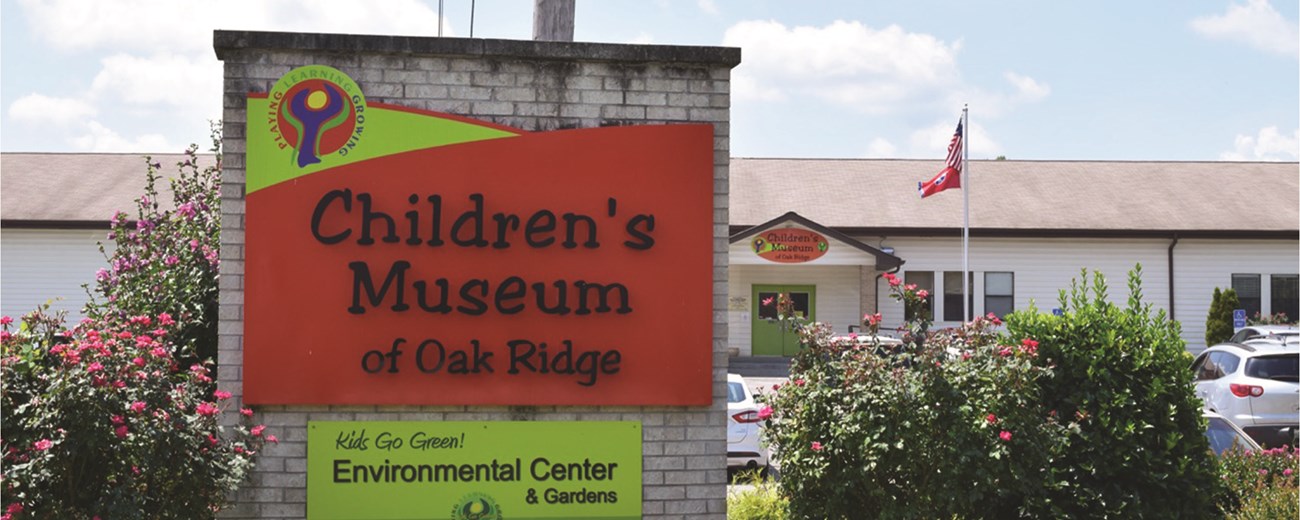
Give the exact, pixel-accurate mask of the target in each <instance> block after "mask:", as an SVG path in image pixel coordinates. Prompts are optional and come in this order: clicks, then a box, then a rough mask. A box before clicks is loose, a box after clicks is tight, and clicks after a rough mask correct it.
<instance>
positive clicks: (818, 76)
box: [722, 21, 960, 113]
mask: <svg viewBox="0 0 1300 520" xmlns="http://www.w3.org/2000/svg"><path fill="white" fill-rule="evenodd" d="M722 44H723V45H726V46H733V47H741V48H742V49H743V50H742V52H743V53H744V56H745V59H744V61H742V62H741V65H740V66H739V67H738V68H737V69H736V70H735V71H734V73H733V75H732V77H733V80H736V81H737V83H739V84H742V85H746V87H742V88H737V89H735V91H736V92H735V93H736V95H737V97H744V96H745V95H747V94H758V95H760V96H761V97H759V98H758V99H769V100H770V99H778V98H780V97H781V96H784V95H789V94H798V95H813V96H817V97H820V98H822V99H825V100H828V101H831V102H833V103H838V104H843V105H846V106H849V107H852V108H855V109H858V110H861V111H864V112H871V113H878V112H886V111H889V110H890V109H891V108H893V107H896V106H897V105H898V104H899V103H902V102H905V101H910V102H916V101H918V100H924V99H927V98H933V96H934V94H935V92H936V91H940V90H946V89H950V88H952V87H953V86H954V85H957V84H958V83H959V74H958V71H957V66H956V54H957V51H958V48H959V47H960V45H959V44H956V43H953V44H949V43H945V42H943V41H941V40H939V39H937V38H935V37H933V36H930V35H928V34H921V33H909V32H906V31H904V30H903V29H902V28H901V27H899V26H897V25H891V26H889V27H886V28H884V29H874V28H871V27H868V26H866V25H863V24H862V23H861V22H857V21H852V22H846V21H836V22H833V23H831V24H830V25H827V26H825V27H807V26H797V27H793V28H791V27H786V26H785V25H783V24H781V23H779V22H776V21H743V22H740V23H737V24H736V25H733V26H732V27H730V28H729V29H727V32H726V34H725V36H724V37H723V41H722ZM750 87H752V88H750Z"/></svg>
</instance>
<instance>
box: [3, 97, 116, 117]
mask: <svg viewBox="0 0 1300 520" xmlns="http://www.w3.org/2000/svg"><path fill="white" fill-rule="evenodd" d="M96 112H97V111H96V110H95V107H94V106H93V105H91V104H90V103H87V102H85V101H83V100H81V99H76V98H58V97H50V96H46V95H43V94H35V93H33V94H28V95H26V96H23V97H20V98H18V99H17V100H14V102H13V103H12V104H10V105H9V117H11V118H13V119H14V120H16V121H23V122H29V123H52V124H55V125H66V124H69V123H78V122H82V121H84V120H85V118H87V117H91V116H94V115H95V114H96Z"/></svg>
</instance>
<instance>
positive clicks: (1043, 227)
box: [0, 153, 1300, 356]
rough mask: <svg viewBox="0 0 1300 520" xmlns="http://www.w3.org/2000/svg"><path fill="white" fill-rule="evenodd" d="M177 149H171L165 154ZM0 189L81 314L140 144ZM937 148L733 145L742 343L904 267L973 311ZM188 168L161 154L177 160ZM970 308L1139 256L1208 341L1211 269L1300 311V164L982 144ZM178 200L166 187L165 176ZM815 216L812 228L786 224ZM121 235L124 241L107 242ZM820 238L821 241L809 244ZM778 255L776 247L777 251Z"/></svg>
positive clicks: (1160, 294)
mask: <svg viewBox="0 0 1300 520" xmlns="http://www.w3.org/2000/svg"><path fill="white" fill-rule="evenodd" d="M180 157H181V156H180V155H158V156H155V160H157V161H159V162H161V163H162V164H164V165H170V164H171V163H174V162H176V161H177V160H179V158H180ZM0 160H2V162H0V171H2V172H3V206H2V208H0V209H2V215H0V216H2V218H0V225H2V226H3V230H2V232H0V253H2V255H3V259H2V263H0V265H2V267H3V275H2V276H0V281H2V282H3V288H2V289H0V295H2V296H0V304H2V305H3V313H4V314H5V315H11V316H13V315H18V314H21V313H23V312H26V311H27V310H30V309H31V308H33V307H34V306H35V305H38V304H40V303H41V302H44V301H46V299H49V298H54V297H59V298H63V299H62V300H59V301H56V302H55V304H54V307H55V308H56V309H63V310H67V311H69V312H70V313H71V314H72V316H74V317H76V316H78V312H77V311H79V309H80V308H81V305H83V304H84V302H85V292H84V291H83V290H82V288H81V286H82V284H87V283H92V282H93V281H94V273H95V271H96V270H97V269H98V268H100V267H102V266H103V265H104V261H103V255H102V254H101V253H100V252H99V250H98V247H97V246H96V242H98V241H102V240H103V239H104V235H105V232H106V230H107V229H108V220H109V218H111V216H112V215H113V212H114V211H117V210H124V211H129V210H130V209H131V208H132V207H133V202H132V201H133V200H134V199H135V198H136V197H138V196H139V195H140V194H141V193H142V192H143V183H144V175H143V171H144V162H143V159H142V158H141V156H139V155H133V154H39V153H5V154H0ZM940 164H941V162H940V161H937V160H931V161H919V160H879V159H862V160H854V159H845V160H837V159H752V158H733V159H732V161H731V184H730V201H731V210H730V218H729V222H730V234H731V251H730V275H729V288H730V290H729V295H728V300H729V301H728V309H729V310H728V320H729V323H730V327H729V338H730V339H729V341H730V347H731V348H732V349H733V351H734V352H736V353H738V354H739V355H746V356H748V355H780V354H789V353H792V352H793V349H797V342H795V341H794V340H793V338H791V337H788V336H783V333H782V332H781V330H780V328H779V327H776V326H775V325H774V324H773V323H772V322H771V321H770V320H768V319H767V318H768V317H769V316H770V313H771V311H772V308H764V307H763V305H762V303H763V300H765V299H767V298H769V297H773V296H775V295H777V294H780V293H785V294H788V295H790V297H791V299H792V300H793V303H794V305H795V307H796V309H797V310H799V311H800V312H802V313H806V315H808V316H809V317H810V318H812V319H815V320H819V321H827V322H830V323H832V324H834V325H835V328H836V329H837V330H840V331H843V332H848V330H849V329H848V327H849V326H850V325H859V324H860V322H861V319H862V316H863V315H864V314H867V313H873V312H880V313H881V314H882V316H883V318H884V321H883V325H882V327H883V328H885V329H890V328H895V327H898V326H899V325H900V324H901V323H902V322H903V318H904V316H903V311H902V307H901V305H900V304H898V303H897V302H895V301H893V300H892V299H890V298H889V297H888V290H887V289H888V288H887V286H886V284H885V283H884V282H883V280H882V279H881V275H882V274H883V273H885V272H895V273H897V274H898V275H899V276H900V277H902V278H903V279H904V280H906V282H907V283H915V284H917V285H918V286H920V287H922V288H925V289H927V290H929V291H930V293H931V294H932V295H933V296H932V297H931V300H932V302H931V304H932V315H933V316H934V318H935V326H936V327H945V326H954V325H957V324H958V323H959V320H960V317H961V316H960V315H961V307H962V305H961V301H960V285H961V282H960V280H961V263H962V259H961V238H960V237H961V222H962V193H961V192H960V191H956V190H950V191H948V192H944V193H940V194H938V195H935V196H933V197H929V198H926V199H924V200H921V199H920V198H919V197H918V196H917V194H916V191H915V190H914V189H913V188H912V187H913V186H914V185H915V183H916V182H918V181H921V180H925V179H928V178H929V177H930V176H932V175H933V174H934V173H935V172H937V171H938V168H939V167H940ZM168 170H174V168H170V167H169V166H164V168H163V171H164V172H166V171H168ZM969 171H970V172H971V174H972V176H973V177H972V179H971V180H970V181H969V182H968V188H969V195H970V222H971V245H970V270H971V273H972V276H971V277H970V279H971V291H970V296H971V308H972V312H973V313H975V314H980V315H983V314H986V313H988V312H993V313H995V314H1004V313H1006V312H1007V311H1009V310H1018V309H1025V308H1028V307H1029V305H1030V304H1031V302H1033V303H1034V304H1035V305H1036V306H1037V307H1038V308H1039V309H1040V310H1042V311H1044V312H1050V311H1051V310H1052V309H1054V308H1056V307H1058V304H1057V303H1056V301H1057V295H1058V292H1059V291H1060V290H1061V289H1064V288H1066V287H1068V286H1069V284H1070V282H1071V280H1072V279H1074V278H1077V277H1078V275H1079V273H1080V270H1081V269H1084V268H1087V269H1092V270H1098V271H1100V272H1102V273H1104V274H1105V275H1106V277H1107V279H1108V280H1109V281H1110V285H1111V295H1112V297H1116V298H1119V297H1123V296H1125V295H1126V294H1127V288H1126V286H1125V281H1126V278H1125V277H1126V274H1127V272H1128V271H1129V270H1130V269H1132V268H1133V267H1134V266H1135V265H1136V264H1141V266H1142V273H1143V275H1142V289H1143V296H1144V299H1145V301H1146V302H1147V303H1150V304H1152V305H1153V306H1154V307H1155V308H1157V309H1160V310H1164V311H1166V312H1167V313H1168V314H1169V315H1170V316H1171V317H1172V318H1174V319H1176V320H1178V321H1180V322H1181V324H1182V329H1183V339H1184V340H1185V341H1187V344H1188V348H1189V350H1192V351H1193V352H1197V351H1199V350H1201V349H1203V348H1205V345H1204V331H1205V318H1206V313H1207V312H1208V310H1209V305H1210V296H1211V294H1212V293H1213V291H1214V288H1215V287H1220V288H1228V287H1232V288H1234V289H1236V290H1237V292H1238V294H1239V295H1240V296H1241V299H1242V305H1243V307H1245V308H1246V309H1247V310H1248V311H1249V312H1250V313H1251V314H1253V313H1254V312H1257V311H1258V312H1262V313H1264V314H1271V313H1277V312H1285V313H1287V315H1288V316H1296V315H1297V314H1300V309H1298V307H1300V303H1298V300H1300V298H1298V291H1297V281H1298V279H1300V276H1297V273H1300V171H1298V170H1297V164H1296V163H1242V162H1236V163H1225V162H1159V161H1133V162H1127V161H972V162H971V163H970V168H969ZM163 199H164V201H169V200H170V198H169V196H168V195H166V194H165V193H164V195H163ZM792 229H797V230H807V231H809V232H811V233H802V232H793V233H792V232H789V231H788V230H792ZM783 230H786V231H785V234H786V235H790V236H789V237H787V238H792V239H797V238H798V237H795V236H794V235H800V236H804V237H813V236H815V235H820V236H821V237H823V238H824V239H825V240H824V242H825V244H826V248H825V250H824V251H819V252H818V253H820V254H816V255H806V256H816V258H809V259H807V260H803V261H800V258H801V257H798V256H799V255H795V256H796V257H792V258H785V259H782V260H781V261H773V260H771V259H768V258H765V257H764V256H763V255H759V254H756V253H755V252H754V246H755V239H756V238H758V239H763V237H765V236H768V235H770V234H771V233H773V232H782V231H783ZM109 245H110V246H111V244H109ZM812 247H813V248H814V249H816V247H817V246H816V244H813V246H812ZM766 256H768V257H771V256H773V254H771V253H769V254H767V255H766Z"/></svg>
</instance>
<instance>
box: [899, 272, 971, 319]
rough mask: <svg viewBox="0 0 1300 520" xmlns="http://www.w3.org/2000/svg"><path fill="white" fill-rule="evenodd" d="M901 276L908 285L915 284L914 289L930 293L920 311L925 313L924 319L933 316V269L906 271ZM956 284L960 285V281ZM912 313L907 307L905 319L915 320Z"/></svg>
mask: <svg viewBox="0 0 1300 520" xmlns="http://www.w3.org/2000/svg"><path fill="white" fill-rule="evenodd" d="M903 276H904V277H905V278H906V280H905V281H904V283H906V284H908V285H912V284H915V285H916V289H917V290H918V291H919V290H922V289H924V290H925V291H926V292H928V293H930V297H929V298H926V299H925V305H924V306H923V307H922V312H924V313H925V318H926V319H929V318H931V317H933V316H934V272H933V271H908V272H906V273H904V275H903ZM958 285H960V283H959V284H958ZM913 314H914V313H913V312H911V311H910V309H907V310H906V314H905V319H906V320H907V321H912V320H915V319H916V318H917V317H916V316H914V315H913Z"/></svg>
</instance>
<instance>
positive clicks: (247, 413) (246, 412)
mask: <svg viewBox="0 0 1300 520" xmlns="http://www.w3.org/2000/svg"><path fill="white" fill-rule="evenodd" d="M239 414H240V415H243V416H244V417H252V416H253V410H252V409H251V408H240V409H239Z"/></svg>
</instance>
